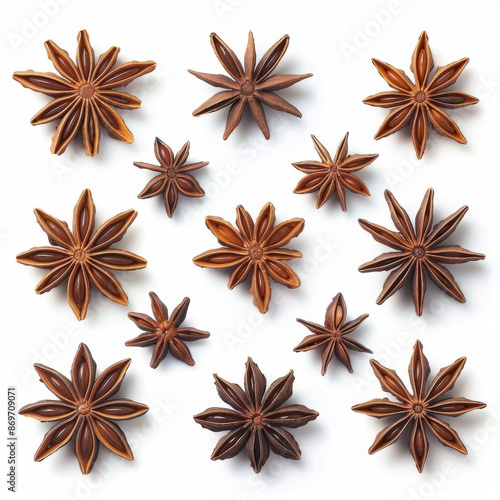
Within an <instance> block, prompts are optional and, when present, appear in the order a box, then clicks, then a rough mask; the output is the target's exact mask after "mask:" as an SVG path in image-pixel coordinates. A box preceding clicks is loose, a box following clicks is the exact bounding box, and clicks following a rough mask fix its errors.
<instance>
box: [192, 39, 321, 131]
mask: <svg viewBox="0 0 500 500" xmlns="http://www.w3.org/2000/svg"><path fill="white" fill-rule="evenodd" d="M210 41H211V44H212V47H213V49H214V52H215V55H216V56H217V59H219V61H220V63H221V64H222V66H223V67H224V69H225V70H226V71H227V72H228V74H229V76H230V77H231V78H228V77H227V76H225V75H213V74H209V73H200V72H198V71H192V70H188V71H189V72H190V73H191V74H193V75H194V76H196V77H197V78H199V79H200V80H203V81H204V82H206V83H209V84H210V85H212V86H214V87H221V88H223V89H227V90H223V91H221V92H219V93H217V94H215V95H214V96H213V97H211V98H210V99H208V101H206V102H204V103H203V104H202V105H201V106H200V107H199V108H198V109H195V110H194V111H193V115H194V116H201V115H204V114H206V113H213V112H214V111H218V110H219V109H222V108H225V107H226V106H231V107H230V108H229V113H228V115H227V122H226V130H225V131H224V136H223V137H224V139H227V138H228V137H229V136H230V135H231V133H232V132H233V130H234V129H235V128H236V127H237V126H238V124H239V123H240V120H241V117H242V116H243V111H244V109H245V107H246V105H247V104H248V107H249V108H250V111H251V113H252V116H253V118H254V120H255V122H256V123H257V125H258V126H259V128H260V130H261V131H262V133H263V134H264V137H265V138H266V139H269V137H270V135H271V134H270V132H269V128H268V126H267V120H266V115H265V113H264V108H263V106H262V105H263V104H265V105H266V106H269V107H270V108H272V109H275V110H277V111H284V112H285V113H290V114H291V115H293V116H297V117H299V118H300V117H302V114H301V113H300V111H299V110H298V109H297V108H296V107H295V106H292V105H291V104H290V103H289V102H287V101H285V99H283V98H282V97H280V96H279V95H278V94H276V93H275V91H276V90H282V89H286V88H287V87H290V86H291V85H294V84H295V83H297V82H300V81H301V80H303V79H304V78H309V77H310V76H312V73H307V74H305V75H272V76H271V73H272V72H273V71H274V70H275V68H276V66H278V64H279V62H280V61H281V58H282V57H283V56H284V55H285V52H286V50H287V48H288V43H289V41H290V37H289V36H288V35H284V36H283V37H282V38H280V39H279V40H278V41H277V42H276V43H275V44H274V45H273V46H272V47H271V48H270V49H269V50H268V51H267V52H266V53H265V54H264V56H263V57H262V59H261V60H260V61H259V63H258V64H257V66H256V65H255V63H256V55H255V43H254V39H253V34H252V32H251V31H250V33H249V34H248V45H247V50H246V52H245V60H244V61H245V68H244V69H243V66H242V64H241V62H240V60H239V59H238V58H237V57H236V54H235V53H234V52H233V51H232V50H231V49H230V48H229V47H228V46H227V45H226V44H225V43H224V42H223V41H222V40H221V39H220V38H219V37H218V36H217V35H216V34H215V33H212V34H211V35H210Z"/></svg>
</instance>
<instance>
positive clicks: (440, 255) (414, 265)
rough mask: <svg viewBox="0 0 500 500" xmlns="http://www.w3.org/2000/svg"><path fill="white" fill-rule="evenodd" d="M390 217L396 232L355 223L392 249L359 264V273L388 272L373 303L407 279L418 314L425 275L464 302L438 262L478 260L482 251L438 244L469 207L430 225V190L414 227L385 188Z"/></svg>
mask: <svg viewBox="0 0 500 500" xmlns="http://www.w3.org/2000/svg"><path fill="white" fill-rule="evenodd" d="M385 199H386V201H387V204H388V205H389V210H390V213H391V218H392V221H393V223H394V225H395V226H396V229H397V230H398V232H394V231H390V230H389V229H386V228H385V227H382V226H378V225H377V224H374V223H373V222H368V221H366V220H363V219H359V224H360V225H361V227H362V228H363V229H365V230H366V231H368V232H369V233H370V234H371V235H372V236H373V239H375V240H376V241H378V242H379V243H382V244H384V245H387V246H388V247H390V248H393V249H394V250H396V251H395V252H387V253H383V254H382V255H380V256H378V257H377V258H375V259H373V260H372V261H370V262H367V263H365V264H363V265H362V266H360V267H359V271H360V272H362V273H368V272H374V271H389V270H393V271H391V273H390V274H389V276H388V277H387V279H386V281H385V283H384V287H383V289H382V292H381V293H380V295H379V296H378V298H377V304H382V303H383V302H385V301H386V300H387V299H388V298H389V297H390V296H391V295H393V294H394V293H396V292H397V291H398V290H399V289H400V288H401V287H402V286H403V285H404V284H405V283H406V282H407V281H411V292H412V296H413V303H414V306H415V312H416V314H417V315H418V316H421V315H422V312H423V307H424V297H425V290H426V281H427V280H426V275H427V276H429V277H430V278H431V280H432V281H433V282H434V283H435V284H436V285H437V286H438V287H439V288H441V290H443V291H444V292H446V293H447V294H448V295H450V296H451V297H453V298H454V299H455V300H457V301H458V302H461V303H464V302H465V297H464V294H463V293H462V291H461V290H460V287H459V286H458V283H457V282H456V281H455V279H454V278H453V276H452V274H451V273H450V271H448V269H447V268H446V267H444V266H443V265H442V264H463V263H465V262H469V261H473V260H482V259H484V258H485V256H484V255H483V254H482V253H475V252H471V251H470V250H466V249H465V248H462V247H460V246H458V245H441V243H442V242H443V241H444V240H446V239H448V238H449V237H450V236H451V235H452V233H453V232H454V231H455V229H456V228H457V226H458V224H459V223H460V221H461V220H462V218H463V217H464V215H465V213H466V212H467V210H468V209H469V207H467V206H464V207H462V208H460V209H458V210H457V211H456V212H455V213H453V214H451V215H450V216H448V217H446V218H445V219H443V220H442V221H440V222H438V223H437V224H435V225H434V226H433V225H432V224H433V212H434V190H433V189H432V188H429V189H428V190H427V192H426V193H425V196H424V199H423V201H422V204H421V206H420V209H419V211H418V213H417V216H416V218H415V227H414V226H413V224H412V223H411V221H410V218H409V216H408V214H407V213H406V211H405V210H404V208H403V207H402V206H401V205H400V204H399V203H398V202H397V200H396V198H395V197H394V195H393V194H392V193H391V192H390V191H389V190H386V191H385Z"/></svg>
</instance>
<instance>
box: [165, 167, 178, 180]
mask: <svg viewBox="0 0 500 500" xmlns="http://www.w3.org/2000/svg"><path fill="white" fill-rule="evenodd" d="M176 175H177V172H176V171H175V168H174V167H170V168H169V169H168V170H167V177H168V178H169V179H173V178H174V177H175V176H176Z"/></svg>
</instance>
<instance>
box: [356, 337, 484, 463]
mask: <svg viewBox="0 0 500 500" xmlns="http://www.w3.org/2000/svg"><path fill="white" fill-rule="evenodd" d="M466 360H467V358H465V357H463V358H460V359H457V360H456V361H455V362H454V363H453V364H451V365H450V366H446V367H445V368H441V370H440V371H439V373H438V374H437V375H436V376H435V377H434V380H433V381H432V383H431V385H430V387H429V389H427V391H426V386H427V378H428V377H429V373H430V368H429V362H428V361H427V358H426V357H425V355H424V352H423V347H422V344H421V342H420V341H419V340H417V342H416V344H415V347H414V348H413V355H412V357H411V361H410V365H409V367H408V374H409V376H410V383H411V387H412V390H413V394H410V393H409V391H408V390H407V389H406V387H405V385H404V384H403V382H402V381H401V379H400V378H399V377H398V375H397V373H396V372H395V371H394V370H390V369H389V368H386V367H385V366H382V365H381V364H380V363H379V362H378V361H375V360H374V359H372V360H371V361H370V363H371V365H372V368H373V371H374V373H375V376H376V377H377V378H378V380H379V382H380V385H381V386H382V390H383V391H385V392H389V393H391V394H392V395H393V396H394V397H396V398H397V399H399V402H398V401H390V400H389V399H388V398H383V399H372V400H370V401H367V402H366V403H362V404H359V405H356V406H353V407H352V409H353V410H354V411H357V412H359V413H364V414H365V415H368V416H370V417H376V418H385V417H393V418H396V419H397V420H396V422H394V423H393V424H390V425H388V426H387V427H386V428H385V429H383V430H382V431H381V432H379V433H378V435H377V437H376V438H375V441H374V443H373V445H372V446H371V448H370V449H369V450H368V453H370V455H371V454H372V453H375V452H377V451H380V450H382V449H383V448H385V447H386V446H389V445H391V444H392V443H395V442H396V441H397V440H398V439H399V437H400V436H401V434H402V433H403V431H404V430H405V429H406V427H408V426H409V427H411V437H410V443H409V448H410V453H411V456H412V457H413V459H414V460H415V464H416V466H417V469H418V471H419V472H422V470H423V469H424V463H425V459H426V458H427V452H428V448H429V442H428V441H427V436H426V427H428V428H429V429H430V430H431V432H432V433H433V434H434V436H436V438H437V439H438V441H439V442H440V443H442V444H444V445H445V446H449V447H450V448H453V449H454V450H456V451H459V452H460V453H463V454H464V455H467V449H466V448H465V446H464V445H463V443H462V441H461V440H460V438H459V436H458V434H457V433H456V431H454V430H453V429H452V428H451V427H450V426H449V425H448V424H447V423H445V422H443V421H442V420H440V417H441V416H445V417H458V416H460V415H463V414H464V413H467V412H468V411H471V410H478V409H481V408H485V407H486V405H485V404H484V403H481V402H479V401H471V400H470V399H466V398H459V397H453V398H447V399H439V398H440V397H441V396H443V395H444V394H445V393H446V392H448V391H450V390H451V389H452V388H453V386H454V385H455V382H456V380H457V378H458V377H459V375H460V373H461V372H462V369H463V367H464V365H465V361H466Z"/></svg>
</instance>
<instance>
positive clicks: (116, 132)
mask: <svg viewBox="0 0 500 500" xmlns="http://www.w3.org/2000/svg"><path fill="white" fill-rule="evenodd" d="M94 106H95V111H96V113H97V115H98V117H99V121H100V122H101V123H102V125H103V126H104V128H105V129H106V130H107V131H108V133H109V135H110V136H111V137H112V138H113V139H117V140H118V141H122V142H125V143H126V144H132V143H133V142H134V135H133V134H132V132H131V131H130V130H129V129H128V127H127V125H126V124H125V121H124V120H123V118H122V117H121V116H120V115H119V114H118V113H117V112H116V111H115V110H114V109H113V108H112V107H111V106H109V105H108V104H107V103H106V102H105V101H104V100H102V99H100V98H99V97H98V96H97V95H96V97H95V100H94Z"/></svg>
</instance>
